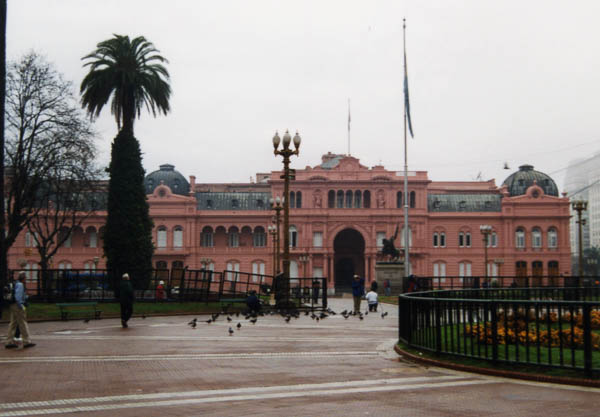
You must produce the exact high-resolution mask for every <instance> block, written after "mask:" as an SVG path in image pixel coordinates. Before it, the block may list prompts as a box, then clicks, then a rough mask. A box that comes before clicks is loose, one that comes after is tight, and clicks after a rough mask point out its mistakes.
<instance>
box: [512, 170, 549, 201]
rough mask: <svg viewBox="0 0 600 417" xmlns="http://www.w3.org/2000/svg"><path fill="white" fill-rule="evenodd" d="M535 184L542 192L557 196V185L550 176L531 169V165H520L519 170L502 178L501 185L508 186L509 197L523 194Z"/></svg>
mask: <svg viewBox="0 0 600 417" xmlns="http://www.w3.org/2000/svg"><path fill="white" fill-rule="evenodd" d="M533 184H536V185H537V186H539V187H540V188H542V190H544V194H546V195H553V196H555V197H558V187H557V186H556V183H555V182H554V180H553V179H552V178H550V176H548V175H546V174H544V173H543V172H539V171H536V170H534V169H533V166H532V165H521V166H520V167H519V170H518V171H517V172H515V173H513V174H511V175H510V176H509V177H508V178H506V179H505V180H504V182H503V183H502V185H506V186H507V187H508V192H509V193H510V196H511V197H514V196H517V195H524V194H525V193H526V192H527V189H528V188H529V187H531V186H532V185H533Z"/></svg>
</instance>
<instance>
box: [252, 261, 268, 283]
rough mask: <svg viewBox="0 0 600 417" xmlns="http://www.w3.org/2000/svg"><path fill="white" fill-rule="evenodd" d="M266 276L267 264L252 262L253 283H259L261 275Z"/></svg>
mask: <svg viewBox="0 0 600 417" xmlns="http://www.w3.org/2000/svg"><path fill="white" fill-rule="evenodd" d="M264 274H265V263H264V262H263V261H254V262H252V282H258V280H259V278H260V275H264Z"/></svg>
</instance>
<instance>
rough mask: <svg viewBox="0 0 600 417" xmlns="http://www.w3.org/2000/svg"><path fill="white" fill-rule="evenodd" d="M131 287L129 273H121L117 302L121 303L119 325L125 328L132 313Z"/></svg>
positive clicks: (132, 297)
mask: <svg viewBox="0 0 600 417" xmlns="http://www.w3.org/2000/svg"><path fill="white" fill-rule="evenodd" d="M133 299H134V294H133V287H132V286H131V281H129V274H127V273H125V274H123V279H122V280H121V285H120V286H119V302H120V304H121V326H123V328H124V329H126V328H127V327H128V326H127V322H128V321H129V319H130V318H131V315H132V314H133Z"/></svg>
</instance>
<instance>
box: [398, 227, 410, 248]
mask: <svg viewBox="0 0 600 417" xmlns="http://www.w3.org/2000/svg"><path fill="white" fill-rule="evenodd" d="M404 231H405V229H404V227H403V228H402V235H400V246H401V247H404V242H406V240H405V239H406V233H404ZM411 246H412V230H411V228H410V226H408V247H409V248H410V247H411Z"/></svg>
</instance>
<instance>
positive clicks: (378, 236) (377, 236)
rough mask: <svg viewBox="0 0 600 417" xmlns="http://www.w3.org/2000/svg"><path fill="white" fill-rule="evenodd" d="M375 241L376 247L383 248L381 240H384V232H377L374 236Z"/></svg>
mask: <svg viewBox="0 0 600 417" xmlns="http://www.w3.org/2000/svg"><path fill="white" fill-rule="evenodd" d="M375 239H376V241H377V247H378V248H383V239H385V232H377V233H376V234H375Z"/></svg>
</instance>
